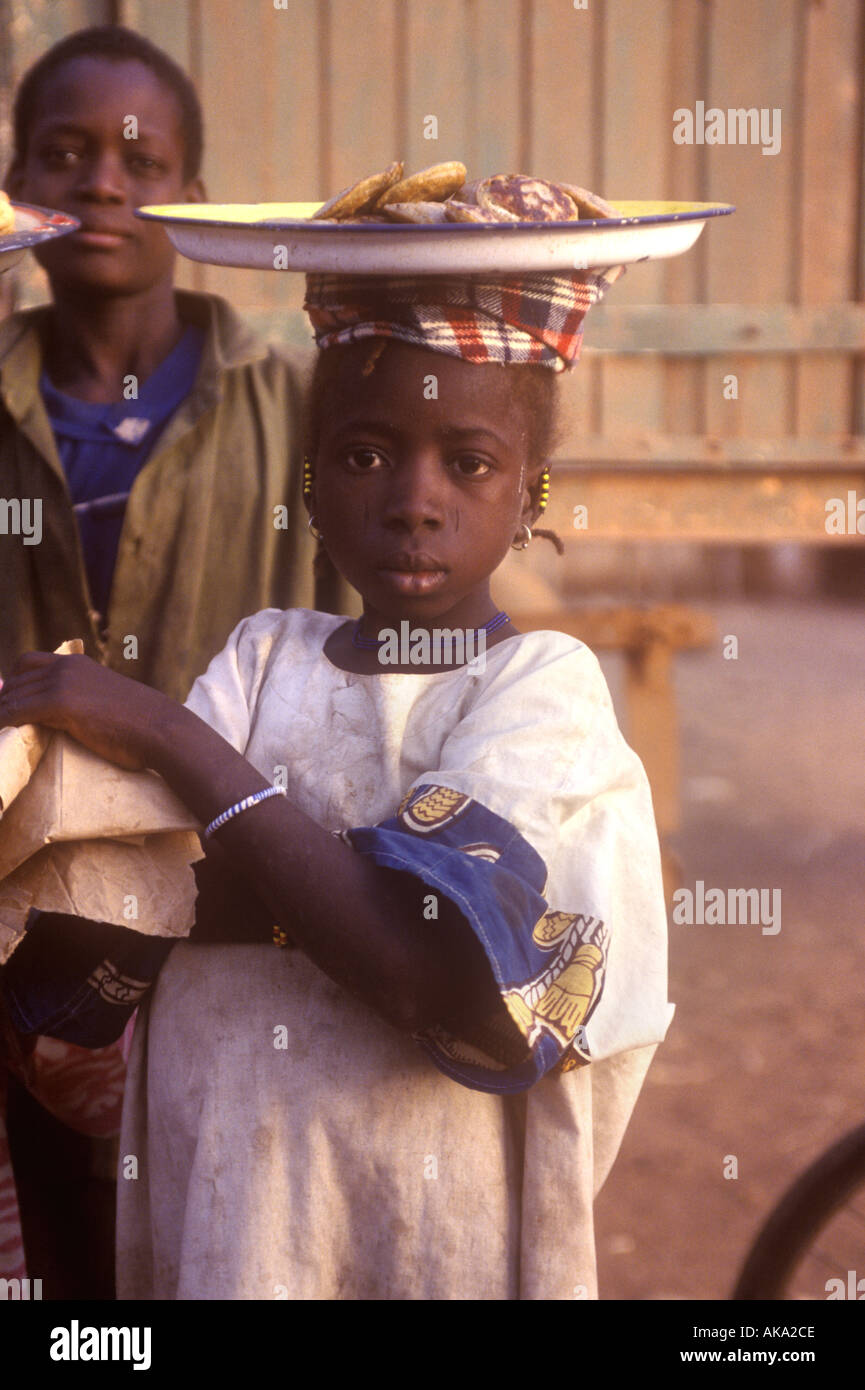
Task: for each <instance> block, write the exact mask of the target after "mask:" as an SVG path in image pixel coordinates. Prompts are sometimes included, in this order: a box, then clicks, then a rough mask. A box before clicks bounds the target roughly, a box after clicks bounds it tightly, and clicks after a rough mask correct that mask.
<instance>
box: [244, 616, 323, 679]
mask: <svg viewBox="0 0 865 1390" xmlns="http://www.w3.org/2000/svg"><path fill="white" fill-rule="evenodd" d="M345 621H346V619H345V617H340V616H337V615H335V614H333V613H318V612H315V611H314V610H312V609H310V608H285V609H282V608H263V609H262V610H261V611H260V612H259V613H253V614H252V615H251V616H250V617H248V618H243V619H242V620H241V622H239V623H238V624H237V627H236V628H235V629H234V631H233V632H232V634H231V636H230V637H229V639H228V642H227V643H226V647H225V650H226V651H228V650H229V649H233V650H234V651H235V653H236V657H237V662H238V665H239V666H240V667H242V668H244V667H245V668H247V669H248V668H249V667H259V668H260V667H262V666H264V665H266V664H267V663H268V662H269V661H270V660H271V659H272V657H274V656H275V655H277V654H281V655H287V654H289V652H290V654H291V655H292V656H293V657H295V658H296V657H299V656H301V655H305V656H314V655H317V654H320V653H321V649H322V647H323V646H324V644H325V642H326V641H327V639H328V637H329V636H330V634H331V633H332V632H333V631H334V629H335V628H337V627H340V626H341V625H342V624H343V623H344V622H345Z"/></svg>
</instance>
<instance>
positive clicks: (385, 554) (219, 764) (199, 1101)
mask: <svg viewBox="0 0 865 1390" xmlns="http://www.w3.org/2000/svg"><path fill="white" fill-rule="evenodd" d="M608 278H609V277H608ZM604 283H605V281H604V279H603V277H601V276H597V275H595V274H594V273H587V272H583V273H581V274H577V275H574V276H567V275H563V276H555V277H552V276H532V277H528V278H527V279H525V280H524V281H521V282H514V281H512V280H511V281H504V280H494V281H492V282H490V283H489V284H479V283H478V282H477V281H473V282H472V283H471V284H463V285H460V283H459V282H457V281H451V280H447V281H439V280H429V279H427V280H423V281H415V282H409V281H405V280H399V281H387V282H380V281H372V280H364V281H360V280H357V281H352V280H345V279H341V278H337V277H311V279H310V282H309V291H308V307H309V310H310V314H311V317H312V320H313V325H314V327H315V329H316V332H317V338H318V342H319V346H320V347H321V348H322V349H323V351H322V354H321V356H320V358H319V360H318V364H317V369H316V374H315V379H314V381H313V385H312V390H311V400H310V429H309V444H310V448H309V464H308V472H307V500H308V506H309V509H310V525H311V528H312V529H313V530H314V533H316V534H318V535H320V537H321V543H322V545H323V546H324V547H326V549H327V553H328V555H329V556H330V558H331V560H332V562H333V563H334V565H335V566H336V568H337V569H338V570H339V571H340V573H342V574H343V575H344V576H345V577H346V578H347V579H348V580H349V581H350V582H351V583H352V584H353V585H354V586H355V587H356V588H357V589H358V590H359V592H360V594H361V595H362V597H363V606H364V611H363V617H362V618H361V619H360V620H359V622H358V623H354V622H348V621H346V620H345V619H343V618H339V617H333V616H331V615H328V614H322V613H314V612H309V611H306V610H302V609H294V610H289V611H288V612H284V613H283V612H278V611H276V610H266V611H265V612H262V613H259V614H257V615H256V616H255V617H252V618H249V619H247V620H246V621H245V622H242V623H241V624H240V625H239V626H238V627H237V628H236V629H235V631H234V633H233V634H232V637H231V638H230V640H229V642H228V645H227V646H226V648H225V649H224V651H223V652H222V653H221V654H220V655H219V656H217V657H216V658H215V659H214V660H213V662H212V663H211V665H210V667H209V669H208V671H207V673H206V674H205V675H204V676H203V677H202V678H200V679H199V680H198V681H197V682H196V684H195V686H194V687H193V690H192V693H191V695H190V697H189V700H188V701H187V704H186V706H185V707H181V706H178V705H175V704H173V703H172V702H171V701H169V700H168V699H167V698H166V697H164V696H162V695H160V694H158V693H156V692H155V691H153V690H150V689H147V688H146V687H143V686H141V685H139V684H137V683H134V682H132V681H129V680H126V679H124V678H123V677H121V676H119V675H117V674H115V673H113V672H110V671H106V670H103V669H101V668H99V667H98V666H96V665H95V664H94V663H92V662H91V661H89V660H88V659H87V658H84V657H66V658H62V657H53V656H48V655H45V654H40V653H34V654H32V655H30V656H29V657H26V658H25V659H24V660H23V661H22V662H21V663H20V664H19V666H18V668H17V670H16V672H15V674H14V675H13V676H12V678H11V679H10V680H9V681H8V682H7V684H6V686H5V688H4V689H3V692H2V695H0V723H13V724H18V723H23V722H25V721H35V722H39V723H43V724H47V725H51V726H53V727H55V728H63V729H65V730H67V731H68V732H69V733H70V734H72V735H73V736H74V737H76V738H78V739H80V740H81V741H82V742H83V743H85V744H86V745H87V746H88V747H90V748H92V749H94V750H95V751H96V752H98V753H101V754H103V755H104V756H105V757H107V758H109V759H111V760H112V761H114V762H116V763H118V764H120V765H121V766H124V767H129V768H140V767H149V768H152V769H155V770H156V771H157V772H159V773H160V774H161V775H162V776H163V777H164V778H165V780H166V781H167V782H168V783H169V785H170V786H171V787H172V788H173V789H174V790H175V791H176V792H177V793H178V794H179V795H180V797H181V798H182V799H183V800H184V801H185V803H186V804H187V805H188V806H189V807H190V808H191V809H192V810H193V811H194V813H195V814H196V815H197V816H198V817H199V818H200V820H201V822H202V824H203V825H204V826H206V827H207V829H206V831H205V845H206V848H207V851H208V855H207V860H206V861H205V872H204V873H203V874H202V875H201V879H200V882H201V894H200V898H199V910H198V921H197V925H196V929H195V931H194V933H193V939H192V940H190V942H189V943H181V944H179V945H176V946H174V947H173V948H169V947H165V948H164V949H165V950H166V951H170V954H168V959H167V961H166V963H165V965H164V966H163V968H162V970H161V973H160V974H159V976H158V980H157V983H156V985H155V988H153V990H152V991H151V992H150V994H149V995H148V996H147V997H146V999H145V1002H144V1004H143V1006H142V1009H141V1013H140V1015H139V1022H138V1026H137V1028H136V1034H135V1040H134V1045H133V1054H132V1058H131V1061H130V1074H129V1081H128V1087H127V1098H126V1106H125V1114H124V1130H123V1135H122V1139H121V1155H123V1156H124V1158H123V1162H125V1163H126V1164H127V1165H128V1164H129V1159H130V1156H131V1157H134V1158H135V1159H136V1161H137V1180H135V1181H124V1180H123V1179H121V1181H120V1182H119V1185H118V1186H119V1211H118V1291H119V1296H120V1297H121V1298H190V1299H191V1298H214V1299H215V1298H222V1299H240V1298H252V1299H258V1298H285V1297H288V1298H291V1299H322V1298H324V1299H336V1298H339V1299H362V1298H363V1299H367V1298H372V1299H407V1298H411V1299H517V1298H556V1299H558V1298H573V1297H593V1296H595V1295H596V1291H597V1288H596V1269H595V1250H594V1236H593V1225H592V1203H593V1199H594V1196H595V1194H596V1193H597V1191H598V1189H599V1188H600V1186H601V1184H602V1183H603V1181H604V1179H605V1178H606V1175H607V1173H608V1172H609V1169H610V1166H611V1164H612V1162H613V1159H614V1157H615V1154H616V1152H617V1150H618V1147H619V1144H620V1142H621V1139H622V1135H623V1133H624V1130H625V1127H626V1125H627V1121H628V1119H629V1116H630V1113H631V1111H632V1109H633V1106H634V1103H635V1101H636V1097H637V1094H638V1091H639V1088H640V1085H641V1083H642V1079H643V1076H644V1074H645V1070H646V1067H647V1065H648V1062H649V1061H650V1059H651V1055H652V1052H653V1049H654V1045H655V1044H657V1043H658V1042H659V1041H660V1040H661V1038H662V1037H663V1036H664V1033H665V1030H666V1027H667V1023H668V1019H669V1012H670V1010H669V1006H668V1004H667V999H666V948H665V936H666V922H665V911H664V903H663V895H662V888H661V875H660V863H659V854H658V846H657V838H656V834H655V829H654V823H653V818H652V809H651V798H650V793H649V788H648V785H647V782H646V778H645V775H644V773H643V770H642V767H641V766H640V763H639V761H638V759H637V758H636V756H635V754H634V753H633V752H632V751H631V750H630V749H629V748H628V747H627V745H626V744H625V742H624V740H623V739H622V736H621V734H620V733H619V730H618V728H617V726H616V721H615V717H614V714H613V710H612V706H611V702H610V698H609V694H608V691H607V688H606V685H605V682H604V679H603V677H602V675H601V673H600V670H599V667H598V664H597V661H596V659H595V658H594V656H593V655H592V654H591V653H590V652H589V651H588V650H587V649H586V648H585V647H584V646H582V645H581V644H580V643H579V642H577V641H575V640H573V639H572V638H570V637H566V636H564V635H563V634H560V633H555V632H532V633H528V634H525V635H521V634H519V633H518V632H517V631H516V630H515V628H514V626H513V625H512V624H511V623H510V621H509V619H508V618H507V616H506V615H503V614H500V613H498V612H497V609H496V604H495V602H494V601H493V599H492V598H491V596H490V576H491V575H492V573H493V571H494V570H495V569H496V567H497V566H498V565H499V563H500V562H501V560H502V559H503V558H504V556H505V554H506V552H507V549H508V547H509V546H511V545H515V546H517V547H520V548H521V547H522V546H523V545H525V544H526V543H527V542H528V540H529V539H530V538H531V527H532V525H533V523H534V521H535V520H536V519H537V518H538V516H539V514H540V511H541V509H542V501H543V500H545V492H546V487H547V484H548V477H549V475H548V472H547V471H546V469H545V466H544V459H545V451H546V447H547V445H548V442H549V434H550V420H551V415H552V404H553V402H552V392H553V388H554V385H555V380H556V378H555V375H554V372H552V371H550V370H549V368H551V367H552V368H556V369H561V368H562V367H564V366H566V365H570V364H571V363H572V362H573V360H574V359H575V357H576V354H577V349H578V345H579V330H580V324H581V321H582V318H583V316H584V314H585V312H586V309H587V308H588V305H589V304H590V303H591V302H592V301H593V299H594V298H597V296H598V294H599V293H600V291H601V290H602V289H603V287H604ZM225 543H226V546H227V547H230V545H231V536H230V534H229V535H227V536H226V541H225ZM402 622H407V623H408V625H409V629H410V632H411V634H412V636H413V637H415V636H416V634H418V633H420V634H421V636H423V634H434V633H435V630H436V629H439V630H447V631H449V632H450V633H455V632H462V633H464V634H466V633H468V634H470V635H471V636H472V637H476V636H477V634H479V633H480V632H481V631H483V632H484V634H485V638H486V647H485V652H484V661H483V662H481V663H478V662H473V663H470V664H469V663H465V662H463V663H462V664H460V663H459V661H458V660H451V661H450V662H449V663H446V664H444V665H442V664H439V665H437V666H433V665H431V664H426V665H424V664H416V663H415V662H412V661H411V660H410V661H409V662H408V663H403V664H397V665H393V664H389V665H386V666H385V665H383V664H382V662H381V661H380V659H379V657H380V654H381V649H380V648H379V647H378V646H377V643H379V642H380V641H382V640H383V639H382V638H381V637H380V636H379V634H380V633H382V631H383V630H385V629H388V630H390V629H394V630H396V631H399V630H400V624H401V623H402ZM422 647H423V642H422V641H421V642H419V643H417V651H418V652H422ZM475 649H477V648H475ZM433 650H434V648H433ZM404 654H405V653H403V655H404ZM284 792H285V793H287V794H280V793H284ZM226 866H228V867H226ZM225 895H228V896H229V897H230V909H229V910H228V911H226V910H225V903H226V901H227V900H228V899H227V898H226V897H225ZM268 914H269V915H268ZM226 918H229V919H230V920H229V922H228V925H226ZM273 923H276V924H277V925H276V927H275V928H273V940H274V941H275V942H276V943H277V947H276V948H275V946H274V944H272V943H271V941H270V935H271V927H272V924H273ZM55 925H56V924H55ZM80 925H81V926H82V927H83V926H85V925H88V924H80ZM38 927H39V923H37V924H36V927H34V928H33V929H32V932H31V933H28V937H29V936H31V935H32V933H35V931H36V930H38ZM66 930H67V933H68V932H69V931H73V930H75V928H74V927H72V926H71V924H67V928H66ZM114 930H115V932H116V933H117V934H118V935H119V936H125V937H130V938H131V937H132V933H125V932H121V931H120V929H114ZM160 944H161V943H160ZM26 947H27V942H26V940H25V944H24V945H22V946H21V947H20V948H19V951H18V952H17V953H16V955H14V956H13V957H12V959H11V961H10V964H9V967H8V968H7V976H8V978H7V981H6V985H5V990H6V997H7V1001H8V1000H11V1001H12V1004H13V1006H14V1005H15V1001H16V998H19V997H20V995H19V994H16V991H17V990H20V984H19V983H16V969H17V966H16V962H17V961H18V960H19V958H20V959H22V960H25V962H26V959H27V958H26V956H25V949H26ZM279 947H284V948H285V949H279ZM45 968H47V965H46V966H45ZM129 973H132V970H131V967H127V974H129ZM151 973H153V972H151ZM146 978H147V976H146V974H144V972H142V979H141V981H140V989H139V994H142V993H143V992H144V990H145V989H146V983H145V981H146ZM133 983H134V981H133ZM13 1016H14V1014H13ZM124 1017H125V1016H124ZM119 1027H122V1021H121V1022H119V1023H118V1028H119ZM43 1031H46V1030H45V1028H44V1027H43ZM78 1036H79V1035H76V1037H78ZM95 1041H98V1042H104V1041H105V1038H104V1036H100V1037H98V1038H97V1039H95Z"/></svg>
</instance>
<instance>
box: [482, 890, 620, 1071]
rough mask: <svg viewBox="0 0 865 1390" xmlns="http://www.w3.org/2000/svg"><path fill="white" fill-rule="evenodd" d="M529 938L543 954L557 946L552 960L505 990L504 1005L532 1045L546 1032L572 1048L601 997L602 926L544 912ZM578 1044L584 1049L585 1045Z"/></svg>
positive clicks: (574, 916) (593, 920)
mask: <svg viewBox="0 0 865 1390" xmlns="http://www.w3.org/2000/svg"><path fill="white" fill-rule="evenodd" d="M532 937H533V940H534V942H535V944H536V945H537V946H539V947H540V949H541V950H542V951H551V950H553V949H555V948H558V949H557V950H556V957H555V960H554V961H553V962H552V963H551V964H550V965H548V966H547V967H546V969H545V970H543V971H542V972H541V974H540V975H537V976H535V978H534V979H533V980H529V982H528V983H527V984H525V985H521V986H520V987H519V988H518V989H512V990H508V991H507V993H506V994H505V995H504V996H503V998H504V1001H505V1004H506V1006H507V1009H508V1012H509V1013H510V1015H511V1018H512V1019H513V1020H514V1022H515V1023H516V1025H517V1027H518V1028H519V1030H520V1032H521V1033H522V1034H523V1036H524V1037H525V1038H526V1040H527V1041H528V1043H529V1045H530V1046H533V1045H534V1044H535V1043H536V1042H537V1040H538V1038H539V1037H540V1036H541V1035H542V1034H543V1033H548V1034H549V1035H550V1036H551V1037H553V1038H554V1039H555V1040H556V1042H557V1043H558V1044H559V1046H561V1047H570V1046H571V1044H572V1043H573V1042H574V1039H575V1038H576V1037H577V1033H578V1032H579V1030H580V1029H581V1028H582V1026H583V1024H584V1023H585V1022H586V1020H587V1019H588V1018H589V1015H590V1014H591V1013H592V1012H593V1010H594V1008H595V1005H596V1004H597V1002H598V999H599V998H600V994H601V989H602V986H603V979H604V972H605V967H606V941H607V930H606V927H605V926H604V923H603V922H601V921H599V920H598V918H596V917H584V916H582V915H581V914H579V913H573V912H545V913H544V915H543V917H541V919H540V921H538V922H537V923H536V924H535V929H534V931H533V932H532ZM580 1045H581V1047H582V1049H583V1050H584V1051H585V1050H586V1048H585V1042H584V1041H582V1040H581V1041H580ZM571 1065H575V1063H574V1062H573V1061H572V1062H571Z"/></svg>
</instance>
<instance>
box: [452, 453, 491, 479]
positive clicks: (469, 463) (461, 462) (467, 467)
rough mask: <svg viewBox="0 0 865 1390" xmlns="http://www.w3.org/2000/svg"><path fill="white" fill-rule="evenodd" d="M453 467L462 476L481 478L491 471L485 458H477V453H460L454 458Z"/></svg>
mask: <svg viewBox="0 0 865 1390" xmlns="http://www.w3.org/2000/svg"><path fill="white" fill-rule="evenodd" d="M454 467H455V469H456V471H457V472H458V473H459V474H461V476H462V477H463V478H483V477H484V476H485V475H486V474H487V473H489V472H491V468H490V465H489V464H488V463H487V461H486V459H482V458H479V457H478V455H477V454H460V455H459V457H458V458H456V459H454Z"/></svg>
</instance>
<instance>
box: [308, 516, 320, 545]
mask: <svg viewBox="0 0 865 1390" xmlns="http://www.w3.org/2000/svg"><path fill="white" fill-rule="evenodd" d="M306 529H307V531H309V532H310V533H311V534H312V535H313V536H315V539H316V540H317V541H323V540H324V536H323V535H322V533H321V531H319V530H318V528H317V527H316V524H315V517H314V516H311V517H309V518H308V519H307V523H306Z"/></svg>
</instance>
